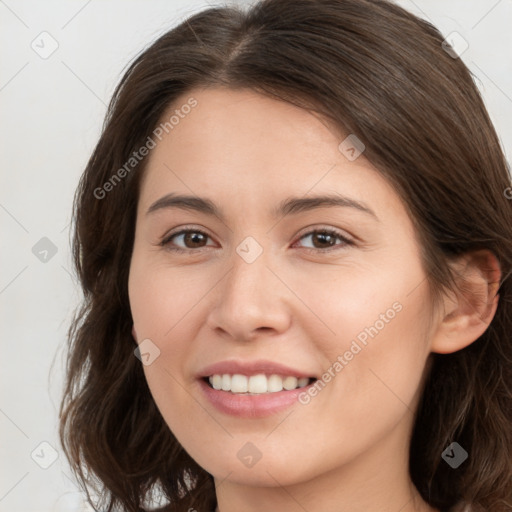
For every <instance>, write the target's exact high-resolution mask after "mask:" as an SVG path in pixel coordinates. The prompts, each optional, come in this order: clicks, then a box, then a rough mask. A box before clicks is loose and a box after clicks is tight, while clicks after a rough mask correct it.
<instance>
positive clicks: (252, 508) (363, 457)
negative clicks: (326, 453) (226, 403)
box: [214, 414, 439, 512]
mask: <svg viewBox="0 0 512 512" xmlns="http://www.w3.org/2000/svg"><path fill="white" fill-rule="evenodd" d="M407 416H409V415H408V414H405V417H404V418H403V421H402V422H400V423H399V424H398V425H397V426H396V427H395V428H394V429H393V430H392V431H391V432H390V433H388V434H387V437H386V438H385V439H381V440H380V441H379V443H377V444H376V445H374V446H372V447H370V448H369V449H367V450H366V451H364V452H362V453H357V454H355V456H353V457H351V460H350V461H346V462H345V463H344V464H340V466H339V467H337V468H335V469H332V470H330V471H326V472H324V473H322V474H318V472H315V470H314V468H311V464H310V467H308V462H307V461H306V460H304V461H300V462H298V464H300V465H301V466H303V467H304V472H303V474H304V475H307V471H308V470H309V471H311V474H312V475H314V476H313V478H310V479H308V478H307V477H306V478H304V479H302V481H300V482H298V481H295V482H293V483H291V484H289V483H288V482H285V481H286V477H287V475H286V472H285V471H283V472H282V473H279V472H278V471H277V470H275V469H274V468H273V467H268V468H265V467H264V466H263V464H262V463H264V462H263V461H264V459H262V460H261V461H260V462H259V463H258V464H261V465H262V466H261V467H260V468H258V469H259V470H260V472H259V475H260V476H261V480H260V482H261V481H264V479H265V478H267V480H266V481H264V485H260V486H257V485H251V484H252V482H250V483H249V484H248V483H247V482H244V481H238V482H237V481H236V478H234V477H233V475H234V474H236V472H234V471H232V472H230V475H227V477H225V478H222V477H221V478H214V480H215V487H216V489H217V502H218V508H217V509H216V512H261V511H266V510H279V511H280V512H297V511H299V510H322V512H340V510H343V511H344V512H367V511H368V510H378V511H379V512H397V511H400V512H439V511H438V509H436V508H434V507H431V506H430V505H429V504H428V503H426V502H425V501H424V500H423V499H422V498H421V496H420V494H419V492H418V491H417V489H416V487H415V486H414V484H413V483H412V481H411V480H410V476H409V471H408V467H409V450H408V448H409V446H408V442H407V441H408V439H409V435H408V434H409V428H410V423H409V420H410V419H411V418H407ZM256 467H257V466H255V468H256ZM255 468H254V469H255ZM262 475H263V476H262ZM269 475H270V476H271V477H272V478H271V479H270V480H269V478H268V477H269Z"/></svg>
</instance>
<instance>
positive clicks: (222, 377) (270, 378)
mask: <svg viewBox="0 0 512 512" xmlns="http://www.w3.org/2000/svg"><path fill="white" fill-rule="evenodd" d="M202 380H203V381H204V382H205V383H206V384H207V385H208V386H209V387H210V388H211V389H215V390H217V391H225V392H228V393H232V394H234V395H246V396H258V395H270V394H272V393H279V392H282V391H293V390H295V389H300V388H304V387H306V386H309V385H310V384H312V383H314V382H315V381H316V380H317V379H316V378H315V377H296V376H293V375H279V374H265V373H259V374H256V375H250V376H249V375H243V374H240V373H235V374H227V373H224V374H220V373H216V374H213V375H210V376H208V377H203V378H202Z"/></svg>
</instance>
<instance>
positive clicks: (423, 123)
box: [60, 0, 512, 512]
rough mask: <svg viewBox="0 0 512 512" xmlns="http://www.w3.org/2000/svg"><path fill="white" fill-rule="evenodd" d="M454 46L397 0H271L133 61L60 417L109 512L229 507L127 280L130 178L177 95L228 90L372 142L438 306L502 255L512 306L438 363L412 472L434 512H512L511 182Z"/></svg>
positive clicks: (83, 216) (96, 203)
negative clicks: (460, 274)
mask: <svg viewBox="0 0 512 512" xmlns="http://www.w3.org/2000/svg"><path fill="white" fill-rule="evenodd" d="M443 39H444V38H443V36H442V35H441V34H440V32H439V31H438V30H437V29H436V28H435V27H434V26H432V25H431V24H430V23H428V22H426V21H424V20H422V19H419V18H417V17H415V16H414V15H412V14H410V13H408V12H407V11H405V10H403V9H402V8H400V7H398V6H396V5H394V4H392V3H390V2H389V1H387V0H263V1H261V2H259V3H256V4H255V5H254V6H252V7H251V8H250V9H247V11H244V10H242V9H239V8H234V7H227V6H226V7H214V8H208V9H206V10H204V11H202V12H199V13H197V14H195V15H193V16H191V17H190V18H189V19H187V20H186V21H184V22H182V23H180V24H179V25H178V26H177V27H175V28H173V29H172V30H170V31H169V32H167V33H165V34H164V35H162V36H161V37H160V38H159V39H158V40H157V41H156V42H154V43H153V44H152V45H151V46H150V47H149V48H147V49H146V50H145V51H144V52H143V53H141V54H140V55H139V56H138V57H137V58H136V59H135V60H134V61H133V62H132V63H131V65H130V66H129V67H128V69H127V71H126V72H125V74H124V76H123V78H122V79H121V82H120V83H119V85H118V86H117V88H116V90H115V92H114V95H113V98H112V100H111V102H110V105H109V108H108V113H107V116H106V119H105V123H104V126H103V130H102V134H101V137H100V139H99V141H98V143H97V145H96V147H95V149H94V151H93V153H92V156H91V158H90V160H89V162H88V164H87V167H86V169H85V171H84V173H83V175H82V177H81V180H80V183H79V186H78V189H77V191H76V195H75V202H74V212H73V213H74V219H73V220H74V238H73V247H72V249H73V257H74V264H75V267H76V272H77V274H78V276H79V279H80V283H81V286H82V288H83V293H84V300H83V303H82V305H81V306H80V308H78V309H77V311H76V313H75V317H74V319H73V322H72V325H71V327H70V329H69V355H68V360H67V382H66V388H65V393H64V396H63V399H62V404H61V410H60V414H61V416H60V439H61V443H62V445H63V447H64V450H65V453H66V456H67V457H68V459H69V461H70V463H71V466H72V469H73V470H74V472H75V473H76V475H77V476H78V478H79V481H80V482H81V485H83V486H84V489H86V490H87V489H88V488H90V489H92V490H94V491H95V492H96V493H97V494H98V495H99V496H101V499H100V504H101V505H103V506H104V507H107V510H108V511H111V510H126V511H129V512H136V511H138V510H140V508H141V507H143V506H144V504H145V503H146V501H145V500H146V498H148V496H150V495H151V493H152V491H155V490H159V491H160V492H161V493H162V495H163V496H164V497H165V498H166V499H167V501H169V502H170V503H171V505H170V508H169V510H175V511H178V510H188V508H189V507H194V508H195V509H196V510H198V512H209V511H210V510H212V509H213V508H214V506H215V504H216V498H215V488H214V482H213V477H212V475H210V474H208V473H207V472H206V471H205V470H204V469H202V468H201V467H200V466H199V465H198V464H197V463H196V462H195V461H194V460H192V459H191V457H190V456H189V455H188V454H187V453H186V452H185V451H184V449H183V448H182V447H181V445H180V444H179V443H178V441H177V440H176V438H175V437H174V435H173V434H172V432H171V431H170V429H169V428H168V426H167V425H166V423H165V421H164V420H163V418H162V416H161V414H160V412H159V411H158V409H157V407H156V405H155V403H154V401H153V399H152V396H151V393H150V390H149V388H148V385H147V383H146V380H145V377H144V373H143V369H142V365H141V363H140V361H139V360H138V359H137V358H136V357H135V356H134V353H133V351H134V348H135V342H134V340H133V338H132V334H131V327H132V319H131V314H130V304H129V300H128V286H127V283H128V272H129V266H130V259H131V253H132V247H133V241H134V231H135V219H136V207H137V201H138V194H139V188H140V178H141V175H142V173H143V171H144V168H145V163H146V159H143V160H141V161H140V162H137V163H136V164H134V165H133V168H132V167H130V168H129V169H127V167H126V162H127V161H129V159H130V157H131V156H132V155H133V152H134V151H137V150H138V149H139V148H140V147H141V146H143V145H144V144H146V142H147V140H148V139H147V138H148V136H150V135H151V134H152V133H153V131H154V130H155V127H156V126H158V123H159V122H160V120H161V119H162V116H163V114H164V112H166V111H167V109H168V108H169V106H170V105H172V104H173V103H174V102H175V100H176V99H177V98H178V97H179V96H181V95H183V94H184V93H186V92H187V91H191V90H192V89H193V88H194V87H215V86H227V87H231V88H250V89H252V90H254V91H257V92H260V93H262V94H267V95H269V96H271V97H273V98H277V99H280V100H283V101H288V102H290V103H292V104H295V105H298V106H300V107H303V108H307V109H310V110H311V111H314V112H318V113H319V114H321V115H322V116H325V118H328V119H331V120H332V121H334V123H336V125H337V126H339V127H341V128H343V129H344V130H345V131H346V132H348V133H352V134H355V135H356V136H357V137H358V138H359V139H360V140H361V141H363V142H364V144H365V146H366V150H365V157H366V158H368V160H369V161H370V162H372V163H373V164H374V165H375V166H376V167H377V168H378V169H379V171H380V172H381V173H382V174H383V175H384V176H385V177H386V178H387V179H388V180H389V182H390V183H391V184H392V185H393V187H394V188H395V190H396V191H397V193H399V195H400V197H401V199H402V201H403V203H404V204H405V205H406V207H407V209H408V212H409V213H410V216H411V219H412V220H413V222H414V224H415V227H416V230H417V233H418V237H419V240H420V241H421V247H422V258H423V264H424V267H425V270H426V273H427V276H428V283H429V286H431V287H432V290H433V292H435V293H434V295H436V294H437V296H438V295H439V294H440V293H441V291H443V290H446V289H448V288H450V287H453V286H455V280H454V278H453V276H452V274H451V273H450V268H449V266H448V262H449V261H450V259H451V258H453V257H454V256H457V255H460V254H463V253H465V252H468V251H471V250H474V249H488V250H490V251H492V252H493V253H494V255H495V256H496V257H497V259H498V261H499V263H500V265H501V270H502V281H501V282H500V286H499V296H500V300H499V304H498V309H497V311H496V314H495V316H494V318H493V320H492V322H491V324H490V325H489V327H488V328H487V330H486V331H485V333H484V334H483V335H482V336H481V337H480V338H479V339H478V340H476V341H475V342H474V343H472V344H471V345H469V346H468V347H467V348H465V349H463V350H460V351H458V352H455V353H453V354H431V356H430V357H431V359H432V360H433V361H432V367H431V370H430V372H429V374H428V377H427V379H426V381H425V387H424V389H423V394H422V399H421V401H420V404H419V408H418V411H417V415H416V418H415V424H414V429H413V436H412V439H411V446H410V468H409V469H410V474H411V478H412V480H413V482H414V484H415V485H416V487H417V489H418V490H419V492H420V493H421V495H422V497H423V499H424V500H425V501H426V502H428V503H429V504H430V505H432V506H433V507H438V508H442V509H445V508H448V507H451V506H453V505H455V504H456V503H457V502H459V501H460V500H465V501H466V502H468V503H472V504H473V506H474V507H475V508H478V507H482V508H483V509H484V510H487V511H492V512H504V511H506V510H507V511H508V510H511V507H512V301H511V298H512V296H511V294H512V289H511V283H510V273H511V269H512V261H511V259H512V208H511V206H512V203H511V201H510V200H507V197H506V195H507V194H506V193H505V191H506V190H507V189H508V187H509V186H510V176H509V175H508V171H507V163H506V160H505V157H504V153H503V150H502V148H501V147H500V144H499V140H498V137H497V135H496V132H495V130H494V127H493V125H492V123H491V121H490V119H489V115H488V113H487V111H486V109H485V107H484V103H483V101H482V98H481V96H480V94H479V92H478V89H477V87H476V86H475V83H474V82H473V79H472V76H471V73H470V72H469V70H468V69H467V67H466V66H465V65H464V63H463V62H462V60H461V59H460V58H453V57H452V56H451V55H449V54H448V53H447V52H446V51H445V49H444V48H443V46H442V43H443ZM132 164H133V162H132ZM123 166H125V171H126V172H124V173H118V170H119V169H121V168H123ZM116 173H117V176H118V177H121V178H122V179H116V180H113V178H112V177H113V175H114V174H116ZM121 175H122V176H121ZM107 182H109V183H110V186H108V187H107V186H105V184H106V183H107ZM429 361H430V359H429ZM452 442H457V443H459V444H460V445H461V446H462V447H463V448H464V449H465V450H466V451H467V452H468V453H469V458H468V459H467V460H466V461H465V462H464V464H462V465H461V466H460V467H459V468H458V469H457V470H454V469H452V468H451V467H449V465H448V464H446V463H445V462H444V461H443V460H442V458H441V454H442V453H443V451H444V450H445V449H446V448H447V447H448V446H449V445H450V444H451V443H452ZM91 499H92V498H91Z"/></svg>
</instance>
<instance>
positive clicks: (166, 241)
mask: <svg viewBox="0 0 512 512" xmlns="http://www.w3.org/2000/svg"><path fill="white" fill-rule="evenodd" d="M187 233H200V234H201V235H204V236H206V237H208V238H211V237H210V236H209V235H208V234H207V233H205V232H204V231H201V230H200V229H191V228H190V229H182V230H180V231H177V232H175V233H171V234H169V235H168V236H165V237H164V238H163V239H162V241H161V242H160V243H159V244H158V245H160V246H162V247H166V250H168V251H173V252H176V253H191V252H196V253H197V252H202V250H203V249H206V247H199V248H197V249H183V248H181V247H170V246H169V243H170V241H171V240H172V239H173V238H174V237H176V236H178V235H183V234H187ZM315 233H322V234H326V235H330V236H334V237H336V238H339V239H340V240H342V241H343V244H341V247H340V246H339V245H338V246H333V247H330V248H327V249H316V248H311V247H304V248H303V249H305V250H306V251H308V252H314V253H318V252H324V253H325V252H331V251H336V250H339V249H341V248H343V247H346V246H351V245H354V241H353V240H350V239H349V238H347V237H346V236H344V235H343V234H342V233H341V232H340V231H337V230H335V229H333V228H319V229H313V230H311V231H308V232H307V233H304V234H302V235H301V236H300V237H299V240H302V239H303V238H305V237H306V236H310V235H313V234H315Z"/></svg>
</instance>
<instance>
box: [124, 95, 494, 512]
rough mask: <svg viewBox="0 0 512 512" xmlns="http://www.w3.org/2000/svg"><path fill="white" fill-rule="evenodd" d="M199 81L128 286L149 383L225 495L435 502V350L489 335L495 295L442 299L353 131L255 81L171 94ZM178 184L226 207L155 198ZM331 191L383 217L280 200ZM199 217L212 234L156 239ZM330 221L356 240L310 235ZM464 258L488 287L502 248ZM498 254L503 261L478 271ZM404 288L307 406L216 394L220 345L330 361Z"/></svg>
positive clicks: (406, 506)
mask: <svg viewBox="0 0 512 512" xmlns="http://www.w3.org/2000/svg"><path fill="white" fill-rule="evenodd" d="M190 97H194V98H195V99H196V100H197V101H198V105H197V107H195V108H194V109H193V110H192V111H191V113H190V114H188V115H187V116H185V117H184V118H183V119H180V122H179V124H177V125H176V126H174V128H173V129H172V131H170V132H169V134H167V135H165V136H164V137H163V138H162V140H161V141H160V142H159V143H158V144H157V146H156V147H155V148H154V149H153V150H152V151H151V153H150V155H149V160H148V162H147V163H148V166H147V168H146V171H145V175H144V180H143V182H142V186H141V190H140V197H139V204H138V211H137V222H136V231H135V242H134V248H133V255H132V260H131V267H130V276H129V296H130V304H131V311H132V315H133V321H134V329H133V334H134V338H135V339H136V341H137V342H139V343H140V342H141V341H142V340H144V339H147V338H149V339H150V340H151V341H152V342H153V343H154V344H155V345H156V346H157V347H158V348H159V350H160V356H159V357H158V358H156V359H155V360H154V362H153V363H152V364H150V365H147V366H144V372H145V375H146V378H147V382H148V385H149V387H150V389H151V393H152V395H153V397H154V399H155V401H156V404H157V405H158V407H159V409H160V411H161V412H162V415H163V417H164V419H165V421H166V422H167V424H168V425H169V428H170V429H171V430H172V432H173V433H174V435H175V436H176V438H177V439H178V440H179V442H180V443H181V444H182V445H183V446H184V448H185V449H186V450H187V452H188V453H189V454H190V455H191V456H192V457H193V458H194V459H195V460H196V461H197V462H198V463H199V464H200V465H201V466H202V467H203V468H205V469H206V470H207V471H208V472H209V473H211V474H212V475H213V476H214V478H215V483H216V486H217V498H218V503H219V509H218V510H220V512H234V511H237V512H253V511H264V510H280V511H281V512H292V511H293V512H295V511H297V512H298V511H304V510H309V511H311V510H322V511H323V512H334V511H336V512H339V511H340V510H343V511H347V512H363V511H365V512H366V511H368V510H379V511H382V512H398V511H400V512H412V511H435V510H437V509H435V508H432V507H430V506H429V505H428V504H427V503H425V502H424V501H423V500H422V499H421V497H420V496H419V494H418V493H417V491H416V489H415V487H414V486H413V484H412V482H411V481H410V477H409V474H408V469H407V464H408V450H409V436H410V433H411V430H412V425H413V423H412V422H413V412H414V410H415V409H416V406H417V401H418V398H419V396H420V392H421V384H422V379H423V377H424V375H425V368H426V364H427V362H428V361H429V355H430V354H431V352H444V353H446V352H453V351H456V350H460V349H461V348H463V347H464V346H467V345H468V344H469V343H471V342H472V341H474V340H475V339H477V338H478V336H480V335H481V333H482V332H484V330H485V329H486V327H487V325H488V323H489V322H490V319H491V318H492V316H493V315H494V312H495V309H496V305H497V298H496V300H495V301H488V303H485V304H484V305H482V306H481V307H480V306H475V307H471V308H468V307H463V306H462V304H466V305H467V304H468V301H467V300H465V301H461V300H460V299H458V298H457V296H456V295H454V294H451V295H449V294H447V296H446V297H445V299H444V303H443V305H442V307H439V308H436V309H433V308H432V307H431V306H430V296H429V290H428V286H427V284H426V280H425V278H426V275H425V272H424V269H423V266H422V263H421V261H420V251H419V245H418V242H417V239H416V236H415V232H414V229H413V225H412V222H411V220H410V218H409V217H408V214H407V212H406V210H405V208H404V206H403V204H402V202H401V200H400V198H399V196H398V195H397V194H396V193H395V192H394V190H393V189H392V188H391V187H390V185H389V184H388V183H387V181H386V180H385V179H384V178H383V177H382V176H381V175H380V174H379V172H378V171H377V169H375V167H373V166H372V165H371V164H370V163H369V161H368V160H366V159H365V157H364V153H363V154H362V155H361V156H359V158H357V159H356V160H355V161H349V160H348V159H347V158H346V156H345V155H344V154H342V153H341V152H340V150H339V149H338V145H339V144H340V142H341V141H343V140H344V139H345V138H346V136H347V135H348V134H343V133H341V132H340V131H339V130H337V129H336V128H335V127H333V126H331V125H329V124H328V123H327V122H325V121H322V120H321V119H320V118H319V117H318V116H316V115H313V114H312V113H310V112H308V111H306V110H303V109H299V108H297V107H295V106H293V105H290V104H288V103H285V102H280V101H276V100H274V99H270V98H268V97H265V96H262V95H259V94H257V93H255V92H251V91H245V90H244V91H241V90H237V91H235V90H230V89H225V88H215V89H209V90H202V89H195V90H193V91H190V92H189V93H187V94H186V95H183V96H182V98H180V99H179V101H177V102H176V104H175V105H174V106H173V109H174V108H177V107H176V106H178V107H179V105H182V104H185V103H186V101H187V99H188V98H190ZM173 109H171V110H173ZM171 110H170V111H171ZM165 117H166V118H168V116H165ZM169 192H175V193H183V194H191V195H197V196H201V197H208V198H209V199H211V200H212V201H213V202H215V203H216V204H217V205H218V206H219V208H221V210H222V211H223V212H224V215H225V222H222V221H221V220H220V219H219V218H218V217H215V216H209V215H206V214H204V213H198V212H194V211H186V210H180V209H177V208H172V209H161V210H158V211H156V212H154V213H152V214H148V215H146V211H147V210H148V208H149V206H150V205H151V204H153V202H155V201H156V200H157V199H159V198H160V197H162V196H164V195H165V194H167V193H169ZM333 192H337V193H339V194H343V195H344V196H348V197H350V198H352V199H355V200H357V201H359V202H364V203H365V204H366V205H367V206H368V207H369V208H371V210H373V212H374V213H375V215H376V216H377V219H376V218H374V217H373V216H372V215H369V214H367V213H365V212H362V211H359V210H357V209H355V208H350V207H334V208H327V207H323V208H319V209H315V210H311V211H305V212H301V213H298V214H293V215H289V216H285V217H280V218H273V217H272V215H271V210H272V209H273V208H274V207H276V206H277V205H278V203H279V202H281V201H282V200H284V199H286V198H288V197H289V196H299V197H302V196H308V197H309V196H312V195H316V194H323V193H333ZM184 227H187V228H188V229H192V230H195V229H200V230H201V231H203V232H206V234H207V235H208V238H204V239H199V243H198V242H197V240H196V242H195V243H194V241H190V240H189V241H188V242H187V240H186V239H185V238H184V237H183V236H180V235H178V236H176V237H174V239H173V240H172V242H169V243H168V245H167V247H163V246H160V245H159V242H160V241H161V239H162V238H164V236H165V235H167V234H170V233H171V230H172V231H174V232H178V231H179V230H180V229H179V228H184ZM322 228H334V229H336V230H338V231H340V232H341V234H342V235H343V236H346V237H347V238H349V239H351V240H353V242H354V243H353V244H352V245H347V244H345V243H344V242H343V241H342V240H340V239H338V238H336V237H334V238H332V239H331V241H330V242H329V240H328V241H327V242H326V241H325V239H322V238H320V239H317V238H316V237H315V236H314V234H313V235H312V234H311V231H313V230H315V229H316V230H320V231H321V229H322ZM247 236H251V237H253V238H254V239H255V240H256V241H257V242H258V244H259V245H260V246H261V247H262V249H263V253H262V254H261V255H260V256H259V257H258V258H256V260H255V261H254V262H252V263H247V262H246V261H245V260H244V259H243V258H241V257H240V256H239V255H238V254H237V252H236V248H237V246H238V245H239V244H240V243H241V242H242V241H243V240H244V239H245V238H246V237H247ZM331 244H332V245H334V248H332V247H331ZM170 246H174V247H180V248H182V249H185V250H186V249H188V252H184V253H175V252H172V251H170V250H169V247H170ZM308 249H310V250H309V251H308ZM329 249H330V251H329ZM194 251H195V252H194ZM315 251H316V252H315ZM466 263H467V265H466V266H465V267H464V268H468V269H473V270H471V271H470V272H468V275H470V277H471V279H473V281H472V283H473V288H474V290H475V292H478V293H484V294H487V293H488V291H489V290H490V287H489V285H488V283H489V282H490V281H493V280H494V281H496V280H497V279H496V276H497V272H499V270H498V269H497V267H496V264H495V262H493V261H492V260H491V259H490V257H488V255H486V254H485V253H482V254H481V255H480V258H479V259H476V258H475V260H474V261H473V260H470V259H468V260H467V261H466ZM484 264H485V265H487V266H488V267H489V268H492V271H489V272H488V273H485V272H483V271H480V270H479V269H480V268H481V266H482V265H484ZM478 265H480V266H478ZM474 269H476V270H474ZM491 291H492V290H491ZM489 293H490V291H489ZM396 302H398V303H399V304H400V305H401V306H402V309H401V310H400V312H398V313H396V315H395V316H394V318H393V319H391V320H389V321H388V322H387V323H385V326H384V328H382V329H381V330H379V332H378V334H377V335H376V336H375V337H373V338H369V340H368V344H367V345H366V346H364V348H363V349H362V350H361V351H360V352H359V353H358V354H357V355H355V356H354V357H353V359H352V360H351V361H349V362H348V364H347V365H346V366H344V367H343V369H342V370H341V371H340V372H338V373H336V372H335V377H334V378H332V379H331V381H330V382H329V383H328V384H327V385H326V386H325V387H324V388H323V389H322V390H321V391H320V392H319V393H318V394H317V396H315V397H313V398H311V401H310V402H309V403H308V404H307V405H303V404H300V403H296V404H293V405H292V406H291V407H290V408H288V409H286V410H285V411H283V412H280V413H277V414H273V415H271V416H269V417H266V418H259V419H256V418H249V419H247V418H245V419H244V418H237V417H233V416H230V415H227V414H224V413H221V412H219V411H218V410H217V409H215V408H214V407H213V406H212V405H211V404H210V403H209V402H208V401H207V400H206V398H205V397H204V396H203V394H202V393H201V390H200V388H199V383H198V381H197V380H196V377H195V375H196V373H197V372H198V371H199V370H200V369H201V368H203V367H205V366H206V365H208V364H211V363H214V362H218V361H223V360H236V359H240V360H254V359H269V360H271V361H276V362H282V363H284V364H287V365H289V366H291V367H294V368H298V369H300V370H303V371H305V372H307V373H308V374H311V375H316V376H321V375H322V374H323V373H324V372H325V371H327V369H328V368H330V367H332V365H333V363H334V362H335V361H336V360H337V357H338V356H339V355H343V354H344V353H345V352H346V351H347V350H349V348H350V345H351V343H352V341H353V340H354V339H355V338H356V337H357V335H358V334H360V333H361V332H362V331H363V330H364V329H365V327H369V326H373V325H374V324H375V323H376V321H377V320H379V318H381V317H380V315H381V314H385V312H386V311H387V310H388V309H389V308H392V305H393V304H394V303H396ZM475 304H476V303H475ZM429 320H431V321H429ZM247 442H251V443H253V444H254V445H255V446H256V447H257V449H258V450H259V452H261V455H262V457H261V459H260V460H259V461H258V462H257V463H256V464H255V465H254V466H252V467H246V466H245V465H244V464H243V463H242V462H241V461H240V459H239V458H238V457H237V452H238V451H239V450H240V449H241V448H242V447H243V446H244V445H245V444H246V443H247Z"/></svg>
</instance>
